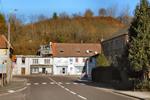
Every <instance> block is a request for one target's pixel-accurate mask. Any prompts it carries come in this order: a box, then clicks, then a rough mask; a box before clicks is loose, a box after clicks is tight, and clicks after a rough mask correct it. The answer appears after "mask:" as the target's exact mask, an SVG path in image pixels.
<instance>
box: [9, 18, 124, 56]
mask: <svg viewBox="0 0 150 100" xmlns="http://www.w3.org/2000/svg"><path fill="white" fill-rule="evenodd" d="M12 24H13V23H12ZM12 26H13V25H12ZM124 27H125V25H124V24H122V23H121V22H120V21H118V20H116V19H114V18H112V17H100V16H99V17H88V18H87V17H77V18H57V19H44V20H41V21H38V22H36V23H30V24H28V25H16V22H15V26H14V27H12V28H11V42H12V43H13V46H14V48H15V54H36V51H37V49H38V47H39V46H40V45H41V44H47V43H49V42H50V41H51V42H75V43H80V42H82V43H99V42H100V40H101V39H102V38H107V37H109V36H111V35H113V34H114V33H115V32H117V31H119V30H120V29H122V28H124Z"/></svg>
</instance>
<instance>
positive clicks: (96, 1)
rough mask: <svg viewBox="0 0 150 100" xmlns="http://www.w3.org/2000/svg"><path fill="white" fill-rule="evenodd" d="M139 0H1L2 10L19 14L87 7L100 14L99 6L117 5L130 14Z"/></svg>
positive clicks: (58, 11)
mask: <svg viewBox="0 0 150 100" xmlns="http://www.w3.org/2000/svg"><path fill="white" fill-rule="evenodd" d="M138 3H139V0H0V10H1V11H2V12H4V13H6V14H7V13H10V12H11V11H12V10H14V9H18V11H17V12H16V13H17V14H18V15H19V14H21V15H31V14H32V15H37V14H44V15H47V16H50V15H52V14H53V13H54V12H57V13H61V12H67V13H68V14H70V15H71V14H73V13H78V12H80V13H81V14H83V13H84V12H85V10H86V9H91V10H92V11H93V12H94V14H95V15H97V14H98V10H99V8H109V7H111V6H115V7H116V8H117V12H118V13H120V12H121V11H122V9H124V8H126V7H128V8H129V10H130V14H131V15H132V14H133V11H134V9H135V7H136V5H137V4H138Z"/></svg>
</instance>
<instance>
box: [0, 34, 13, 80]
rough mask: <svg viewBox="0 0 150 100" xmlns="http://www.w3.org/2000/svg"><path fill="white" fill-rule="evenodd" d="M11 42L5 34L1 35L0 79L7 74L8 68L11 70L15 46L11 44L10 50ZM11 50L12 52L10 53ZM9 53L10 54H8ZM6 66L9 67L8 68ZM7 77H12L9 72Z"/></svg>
mask: <svg viewBox="0 0 150 100" xmlns="http://www.w3.org/2000/svg"><path fill="white" fill-rule="evenodd" d="M8 45H9V42H8V41H7V39H6V37H5V36H4V35H0V79H1V78H2V74H3V76H4V75H5V76H6V70H7V71H10V69H11V67H10V66H11V59H10V57H11V54H12V52H13V48H12V46H11V45H10V50H8ZM9 52H10V53H9ZM8 53H9V54H8ZM6 66H9V67H7V69H6ZM7 77H10V75H9V74H7Z"/></svg>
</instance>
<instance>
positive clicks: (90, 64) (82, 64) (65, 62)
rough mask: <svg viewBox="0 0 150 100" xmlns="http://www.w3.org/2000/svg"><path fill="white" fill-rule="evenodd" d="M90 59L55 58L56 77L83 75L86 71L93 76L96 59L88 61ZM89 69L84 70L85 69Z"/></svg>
mask: <svg viewBox="0 0 150 100" xmlns="http://www.w3.org/2000/svg"><path fill="white" fill-rule="evenodd" d="M87 59H89V57H54V58H53V69H54V70H53V74H54V75H81V74H82V73H83V72H84V71H85V72H86V73H88V75H91V70H92V68H94V67H95V66H96V59H95V58H92V61H90V60H87ZM84 68H85V69H88V71H87V70H83V69H84Z"/></svg>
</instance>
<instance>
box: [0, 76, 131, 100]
mask: <svg viewBox="0 0 150 100" xmlns="http://www.w3.org/2000/svg"><path fill="white" fill-rule="evenodd" d="M23 78H27V79H28V82H27V84H26V87H27V88H26V89H25V90H23V91H20V92H14V93H11V94H7V95H2V96H0V100H134V98H130V97H127V96H123V95H118V94H115V93H113V92H111V91H108V90H107V91H106V90H103V89H99V88H97V87H95V86H94V83H89V82H81V81H78V80H77V78H76V77H68V76H26V77H23Z"/></svg>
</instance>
